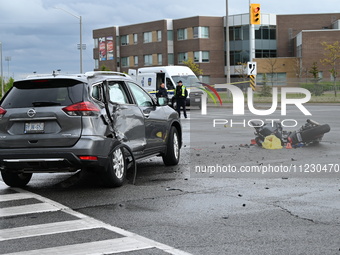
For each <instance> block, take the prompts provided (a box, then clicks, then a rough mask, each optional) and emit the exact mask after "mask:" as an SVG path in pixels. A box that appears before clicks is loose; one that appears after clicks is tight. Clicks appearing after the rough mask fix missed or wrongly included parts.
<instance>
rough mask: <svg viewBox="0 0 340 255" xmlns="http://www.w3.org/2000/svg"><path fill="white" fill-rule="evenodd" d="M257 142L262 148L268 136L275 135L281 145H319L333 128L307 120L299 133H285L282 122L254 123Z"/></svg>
mask: <svg viewBox="0 0 340 255" xmlns="http://www.w3.org/2000/svg"><path fill="white" fill-rule="evenodd" d="M251 124H252V126H253V127H254V128H255V132H254V134H255V141H256V144H257V145H258V146H262V143H263V142H264V140H265V138H266V136H269V135H275V136H276V137H277V138H279V139H280V141H281V145H285V144H288V143H290V144H291V146H292V147H294V148H296V147H302V146H307V145H309V144H312V143H318V142H320V141H321V140H322V138H323V136H324V134H325V133H328V132H329V131H330V130H331V128H330V126H329V125H328V124H322V125H321V124H319V123H318V122H316V121H314V120H310V119H307V121H306V123H305V124H304V125H303V126H302V127H300V129H299V130H297V131H292V132H287V131H284V130H283V128H282V125H281V123H280V122H276V121H273V122H270V123H264V124H263V123H261V124H258V123H254V122H251Z"/></svg>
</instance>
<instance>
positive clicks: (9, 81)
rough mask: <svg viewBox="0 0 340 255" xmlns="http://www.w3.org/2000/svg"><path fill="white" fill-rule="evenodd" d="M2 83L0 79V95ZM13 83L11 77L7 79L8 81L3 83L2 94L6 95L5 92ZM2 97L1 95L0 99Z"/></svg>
mask: <svg viewBox="0 0 340 255" xmlns="http://www.w3.org/2000/svg"><path fill="white" fill-rule="evenodd" d="M2 82H3V79H0V85H1V87H0V88H1V89H0V95H1V93H2ZM13 83H14V79H13V78H12V77H10V78H9V80H8V81H7V82H4V93H5V94H6V92H7V91H8V90H9V89H10V88H12V87H13ZM2 96H3V95H1V98H2Z"/></svg>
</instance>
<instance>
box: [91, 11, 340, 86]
mask: <svg viewBox="0 0 340 255" xmlns="http://www.w3.org/2000/svg"><path fill="white" fill-rule="evenodd" d="M228 18H229V19H228V23H229V38H230V39H229V42H230V58H231V77H232V81H233V80H234V81H235V80H237V79H238V78H239V77H240V72H239V71H238V69H239V68H240V65H238V63H240V62H241V63H245V62H247V61H256V62H257V72H258V79H259V80H260V79H261V78H262V77H263V74H265V73H266V74H267V75H270V76H272V77H275V80H276V81H277V85H286V84H287V83H288V81H290V80H293V79H296V78H297V76H298V75H297V73H300V75H299V77H298V78H306V77H307V76H308V75H309V76H310V74H309V73H308V70H310V68H311V66H312V65H313V63H314V62H317V63H318V68H319V70H320V74H319V75H320V77H322V78H324V79H330V78H331V77H330V73H329V72H328V70H329V69H330V68H329V67H327V66H324V65H322V64H321V62H320V59H322V58H324V50H323V46H322V45H321V42H324V41H325V42H327V43H334V42H335V41H339V40H340V13H329V14H296V15H274V14H261V25H255V56H256V58H255V59H253V60H250V59H249V28H250V26H249V14H239V15H232V16H229V17H228ZM225 24H226V22H225V17H206V16H196V17H189V18H183V19H176V20H172V19H165V20H158V21H152V22H146V23H141V24H134V25H127V26H115V27H108V28H101V29H96V30H93V39H94V41H95V47H94V50H93V57H94V59H95V70H100V69H101V67H102V66H105V67H106V68H108V69H110V70H117V71H122V72H127V71H128V69H137V68H139V67H145V66H160V65H181V64H182V61H183V60H187V59H189V58H190V59H192V60H194V62H195V63H197V64H198V65H199V67H200V68H201V69H202V70H203V75H202V76H201V77H200V79H201V80H202V81H204V82H207V83H212V84H213V83H221V82H225V81H226V79H225V77H226V75H225V70H226V67H225V65H226V64H225V57H226V53H225ZM270 69H271V70H270ZM298 69H299V71H298Z"/></svg>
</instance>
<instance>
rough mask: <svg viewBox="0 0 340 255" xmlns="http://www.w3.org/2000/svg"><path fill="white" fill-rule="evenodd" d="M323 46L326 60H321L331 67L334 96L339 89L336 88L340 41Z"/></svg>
mask: <svg viewBox="0 0 340 255" xmlns="http://www.w3.org/2000/svg"><path fill="white" fill-rule="evenodd" d="M321 45H322V46H324V51H325V52H324V55H325V58H324V59H321V63H323V64H324V65H327V66H330V68H331V69H329V72H330V73H331V75H332V77H333V82H334V84H333V85H334V86H333V87H334V96H336V94H337V88H336V78H337V76H338V69H337V68H338V65H339V61H340V45H339V41H336V42H335V43H333V44H328V43H327V42H322V43H321Z"/></svg>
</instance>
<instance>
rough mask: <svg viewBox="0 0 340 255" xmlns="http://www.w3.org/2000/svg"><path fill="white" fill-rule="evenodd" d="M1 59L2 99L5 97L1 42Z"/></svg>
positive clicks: (0, 43)
mask: <svg viewBox="0 0 340 255" xmlns="http://www.w3.org/2000/svg"><path fill="white" fill-rule="evenodd" d="M0 59H1V61H0V62H1V97H3V96H4V75H3V70H2V42H0Z"/></svg>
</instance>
